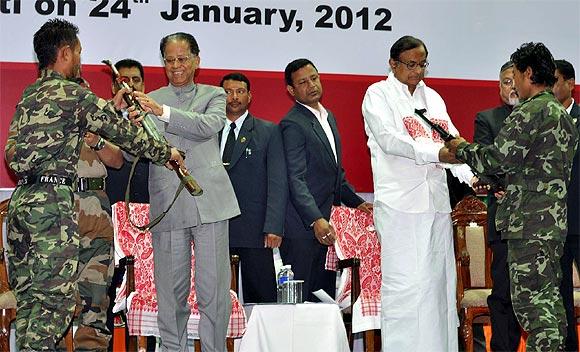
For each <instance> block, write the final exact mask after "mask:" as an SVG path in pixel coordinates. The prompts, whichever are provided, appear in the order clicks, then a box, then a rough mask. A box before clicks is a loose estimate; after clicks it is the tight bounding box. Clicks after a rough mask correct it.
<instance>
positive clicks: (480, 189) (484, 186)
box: [471, 176, 491, 194]
mask: <svg viewBox="0 0 580 352" xmlns="http://www.w3.org/2000/svg"><path fill="white" fill-rule="evenodd" d="M471 189H473V191H474V192H475V193H477V194H487V192H488V191H489V190H490V189H491V186H490V185H489V184H488V183H486V182H485V181H483V180H480V179H479V178H477V176H473V178H472V179H471Z"/></svg>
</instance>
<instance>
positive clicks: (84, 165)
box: [74, 132, 123, 352]
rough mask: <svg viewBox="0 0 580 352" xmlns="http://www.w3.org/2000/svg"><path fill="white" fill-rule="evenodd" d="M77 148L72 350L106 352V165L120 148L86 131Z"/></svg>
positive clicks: (118, 158) (109, 242) (116, 162)
mask: <svg viewBox="0 0 580 352" xmlns="http://www.w3.org/2000/svg"><path fill="white" fill-rule="evenodd" d="M84 139H85V143H83V145H82V147H81V154H80V159H79V165H78V177H79V180H80V181H82V182H78V187H77V191H76V192H75V210H76V214H77V215H78V224H79V235H80V246H79V248H80V250H79V264H78V280H77V286H78V295H77V308H76V309H77V313H78V314H75V320H76V316H77V315H78V328H77V331H76V333H75V336H74V346H75V351H98V352H106V351H107V349H108V347H109V340H110V339H111V331H109V329H108V327H107V308H108V307H109V296H108V294H107V291H108V288H109V284H110V283H111V278H112V276H113V269H114V260H113V224H112V221H111V205H110V202H109V198H108V197H107V194H106V193H105V190H104V186H105V177H106V175H107V172H106V169H105V165H104V163H106V165H107V166H109V167H115V168H119V167H120V166H121V165H123V154H122V153H121V150H120V149H119V148H118V147H117V146H115V145H113V144H111V143H109V142H106V141H105V140H104V139H103V138H102V137H100V136H98V135H95V134H93V133H90V132H87V134H86V135H85V138H84Z"/></svg>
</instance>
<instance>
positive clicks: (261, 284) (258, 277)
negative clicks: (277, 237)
mask: <svg viewBox="0 0 580 352" xmlns="http://www.w3.org/2000/svg"><path fill="white" fill-rule="evenodd" d="M230 254H237V255H238V256H239V257H240V270H241V272H242V290H243V292H244V303H271V302H276V274H275V272H274V259H273V257H272V249H270V248H241V247H232V248H230Z"/></svg>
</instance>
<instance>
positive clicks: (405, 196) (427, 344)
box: [362, 75, 473, 352]
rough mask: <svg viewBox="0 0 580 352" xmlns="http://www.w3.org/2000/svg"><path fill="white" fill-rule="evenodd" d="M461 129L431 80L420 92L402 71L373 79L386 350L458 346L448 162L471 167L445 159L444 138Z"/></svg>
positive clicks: (370, 117)
mask: <svg viewBox="0 0 580 352" xmlns="http://www.w3.org/2000/svg"><path fill="white" fill-rule="evenodd" d="M415 109H427V113H426V116H427V117H428V118H429V119H430V120H431V121H434V122H437V123H439V124H440V125H442V126H443V127H444V128H445V129H447V130H448V131H449V132H450V133H451V134H453V135H457V134H458V132H457V129H456V128H455V126H453V123H452V122H451V119H450V118H449V115H448V114H447V109H446V107H445V103H444V102H443V99H441V97H440V96H439V94H437V92H435V91H434V90H433V89H431V88H429V87H427V86H426V85H425V84H424V83H423V82H420V84H419V85H418V86H417V88H416V89H415V91H414V93H413V95H411V94H410V93H409V90H408V87H407V86H406V85H404V84H402V83H401V82H399V81H398V80H397V79H396V78H395V77H394V75H391V76H390V77H389V78H388V79H387V80H384V81H381V82H377V83H375V84H373V85H371V86H370V87H369V88H368V90H367V92H366V95H365V98H364V100H363V105H362V111H363V115H364V120H365V131H366V133H367V135H368V146H369V149H370V151H371V164H372V170H373V181H374V194H375V213H374V217H375V219H374V220H375V227H376V229H377V232H378V233H379V235H380V237H381V247H382V249H381V257H382V258H381V270H382V285H381V306H382V309H381V329H382V344H383V351H406V352H411V351H445V352H449V351H457V350H458V339H457V326H458V318H457V309H456V305H455V287H456V273H455V264H454V254H453V239H452V228H451V217H450V215H449V213H450V211H451V208H450V205H449V191H448V189H447V179H446V174H445V170H444V168H446V167H449V168H450V170H451V172H452V173H453V174H454V175H455V176H456V177H458V178H459V179H460V180H461V181H463V182H465V183H469V181H470V180H471V178H472V177H473V173H472V172H471V170H470V169H469V167H468V166H467V165H460V166H457V165H456V166H451V165H447V164H442V163H440V162H439V157H438V154H439V149H440V148H441V147H442V146H443V141H442V140H441V138H440V136H439V135H438V134H437V133H436V132H434V131H432V130H431V128H430V127H429V126H428V125H427V124H426V123H425V122H423V121H422V120H421V118H419V117H418V116H416V115H415V114H414V110H415Z"/></svg>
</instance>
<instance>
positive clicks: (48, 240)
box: [5, 19, 183, 351]
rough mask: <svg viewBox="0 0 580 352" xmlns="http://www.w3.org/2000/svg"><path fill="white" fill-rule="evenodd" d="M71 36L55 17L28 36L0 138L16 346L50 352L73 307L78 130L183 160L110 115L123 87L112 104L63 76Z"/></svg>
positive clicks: (70, 69) (75, 44)
mask: <svg viewBox="0 0 580 352" xmlns="http://www.w3.org/2000/svg"><path fill="white" fill-rule="evenodd" d="M77 34H78V28H77V27H76V26H75V25H73V24H71V23H70V22H67V21H65V20H61V19H53V20H49V21H48V22H46V23H45V24H44V25H43V26H42V27H41V28H40V29H39V30H38V31H37V32H36V33H35V35H34V41H33V42H34V50H35V52H36V55H37V58H38V61H39V63H38V65H39V70H40V74H39V78H38V79H37V81H36V82H34V83H33V84H31V85H30V86H28V87H27V88H26V89H25V91H24V93H23V95H22V98H21V101H20V102H19V103H18V105H17V107H16V112H15V114H14V116H13V119H12V122H11V124H10V130H11V131H14V133H12V134H10V135H9V137H8V141H7V143H6V149H5V153H6V160H7V161H8V165H9V167H10V168H11V169H12V171H14V173H15V174H16V175H17V176H18V177H19V179H20V181H19V184H18V187H17V188H16V189H15V191H14V193H13V195H12V199H11V201H10V206H9V209H8V243H9V247H10V248H9V252H8V255H9V272H10V281H11V286H12V289H13V291H14V293H15V295H16V299H17V302H18V305H17V312H16V345H17V347H18V349H19V350H20V351H40V350H56V349H57V346H56V343H57V341H59V340H60V339H61V338H62V336H63V334H64V332H65V331H66V329H67V328H68V326H69V324H70V322H71V319H72V316H73V313H74V310H75V305H76V302H75V292H76V279H77V267H78V263H79V244H80V242H79V233H78V226H77V217H76V215H75V209H74V188H73V183H74V182H75V181H76V177H77V163H78V160H79V153H80V148H81V145H82V140H83V136H84V135H85V133H86V132H87V131H91V132H94V133H96V134H100V135H103V136H105V137H106V138H107V139H109V140H111V141H112V142H114V143H116V144H117V145H119V146H121V147H123V148H126V149H127V150H129V151H131V152H133V153H136V154H144V155H145V157H147V158H149V159H150V160H152V161H153V162H154V163H157V164H164V163H167V161H168V160H169V159H170V158H171V159H175V160H177V161H178V162H180V163H182V162H183V160H182V158H181V156H180V155H179V152H178V151H177V149H175V148H171V147H170V146H168V145H166V144H163V143H160V142H157V141H155V140H153V139H149V138H148V136H147V135H146V133H145V132H144V131H143V130H142V129H141V128H139V127H136V126H134V125H132V124H131V123H130V122H129V121H127V120H125V119H122V118H120V117H119V116H118V114H117V112H116V110H119V109H121V108H123V107H125V106H124V103H123V100H122V94H123V93H126V92H124V91H120V92H119V93H118V94H117V95H116V96H115V98H114V106H113V104H111V103H109V102H107V101H105V100H103V99H100V98H98V97H97V96H95V95H94V94H93V93H92V92H90V91H89V90H87V89H85V88H82V87H81V86H80V85H78V84H76V83H74V82H71V81H69V79H70V78H73V77H75V76H76V74H77V73H78V72H79V70H80V52H81V43H80V41H79V39H78V36H77ZM133 113H136V112H134V111H133ZM166 165H167V164H166ZM168 167H170V166H168Z"/></svg>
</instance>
